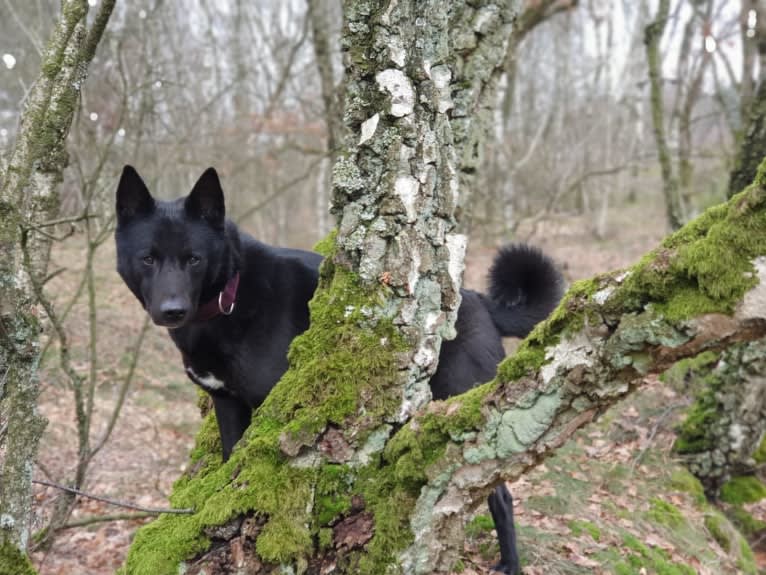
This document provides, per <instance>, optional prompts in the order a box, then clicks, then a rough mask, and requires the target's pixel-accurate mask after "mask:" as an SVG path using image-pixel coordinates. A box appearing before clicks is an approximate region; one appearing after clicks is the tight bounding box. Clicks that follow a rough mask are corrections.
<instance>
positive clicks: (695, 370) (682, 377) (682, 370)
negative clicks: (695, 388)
mask: <svg viewBox="0 0 766 575" xmlns="http://www.w3.org/2000/svg"><path fill="white" fill-rule="evenodd" d="M717 361H718V354H717V353H715V352H712V351H703V352H702V353H700V354H698V355H696V356H694V357H690V358H687V359H682V360H681V361H679V362H676V363H674V364H673V366H672V367H670V368H669V369H667V370H666V371H665V372H664V373H663V374H662V375H661V376H660V380H661V381H662V382H664V383H667V384H668V385H670V386H671V387H672V388H673V389H675V390H677V391H685V390H686V388H687V386H688V383H689V382H690V381H695V380H697V379H699V378H700V377H704V376H705V375H707V374H708V373H709V372H710V368H711V367H712V366H713V365H714V364H715V363H716V362H717Z"/></svg>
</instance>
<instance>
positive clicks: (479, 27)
mask: <svg viewBox="0 0 766 575" xmlns="http://www.w3.org/2000/svg"><path fill="white" fill-rule="evenodd" d="M497 12H498V8H497V6H495V5H494V4H491V5H489V6H485V7H483V8H481V9H480V10H479V12H478V13H477V14H476V18H475V19H474V21H473V31H474V32H476V33H477V34H486V33H487V32H488V27H489V26H490V25H491V24H492V23H493V22H495V21H496V20H497V18H498V16H497Z"/></svg>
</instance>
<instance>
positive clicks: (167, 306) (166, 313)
mask: <svg viewBox="0 0 766 575" xmlns="http://www.w3.org/2000/svg"><path fill="white" fill-rule="evenodd" d="M188 311H189V309H188V308H187V307H186V306H184V305H183V304H182V303H181V302H179V301H176V300H170V301H167V302H165V303H163V304H162V305H161V306H160V313H161V314H162V319H163V320H165V321H166V322H168V323H177V322H180V321H181V320H183V319H184V318H185V317H186V313H187V312H188Z"/></svg>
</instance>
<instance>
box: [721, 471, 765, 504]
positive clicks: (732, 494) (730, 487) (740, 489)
mask: <svg viewBox="0 0 766 575" xmlns="http://www.w3.org/2000/svg"><path fill="white" fill-rule="evenodd" d="M763 498H766V485H764V484H763V483H762V482H761V481H760V480H759V479H758V478H757V477H755V476H753V475H746V476H743V477H735V478H734V479H731V480H730V481H728V482H726V483H725V484H724V485H723V486H722V487H721V501H725V502H726V503H731V504H732V505H742V504H743V503H755V502H756V501H760V500H761V499H763Z"/></svg>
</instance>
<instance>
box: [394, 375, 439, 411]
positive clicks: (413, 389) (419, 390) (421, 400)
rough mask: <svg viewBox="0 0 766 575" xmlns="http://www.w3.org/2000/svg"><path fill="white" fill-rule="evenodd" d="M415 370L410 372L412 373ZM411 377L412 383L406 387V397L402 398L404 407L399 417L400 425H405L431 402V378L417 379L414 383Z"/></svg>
mask: <svg viewBox="0 0 766 575" xmlns="http://www.w3.org/2000/svg"><path fill="white" fill-rule="evenodd" d="M413 371H415V370H410V373H411V374H412V372H413ZM412 377H413V376H412V375H410V383H408V384H407V385H406V386H405V387H404V397H402V406H401V408H400V409H399V414H398V416H397V422H398V423H404V422H405V421H407V420H408V419H410V418H411V417H412V416H413V414H414V413H415V412H416V411H418V410H419V409H420V408H421V407H423V406H424V405H425V404H426V403H428V402H429V401H431V385H430V384H429V378H428V377H425V378H421V379H415V380H414V381H413V379H412Z"/></svg>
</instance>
